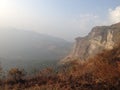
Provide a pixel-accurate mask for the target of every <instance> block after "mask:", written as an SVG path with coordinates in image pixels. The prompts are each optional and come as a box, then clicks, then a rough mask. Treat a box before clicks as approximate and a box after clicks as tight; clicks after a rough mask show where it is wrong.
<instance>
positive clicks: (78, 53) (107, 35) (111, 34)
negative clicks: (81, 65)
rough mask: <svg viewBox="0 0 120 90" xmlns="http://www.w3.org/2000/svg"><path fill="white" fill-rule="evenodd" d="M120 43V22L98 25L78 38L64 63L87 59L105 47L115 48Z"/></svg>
mask: <svg viewBox="0 0 120 90" xmlns="http://www.w3.org/2000/svg"><path fill="white" fill-rule="evenodd" d="M119 43H120V23H117V24H114V25H111V26H96V27H94V28H93V29H92V31H91V32H90V33H89V34H88V35H87V36H85V37H78V38H76V43H75V45H74V48H73V51H72V52H71V53H70V54H69V55H68V56H67V57H66V58H65V59H63V60H61V62H62V63H65V62H68V61H71V60H76V59H77V60H81V61H84V60H87V59H88V58H90V57H92V56H94V55H96V54H97V53H100V52H101V51H102V50H104V49H107V50H108V49H113V47H115V46H116V45H117V44H119Z"/></svg>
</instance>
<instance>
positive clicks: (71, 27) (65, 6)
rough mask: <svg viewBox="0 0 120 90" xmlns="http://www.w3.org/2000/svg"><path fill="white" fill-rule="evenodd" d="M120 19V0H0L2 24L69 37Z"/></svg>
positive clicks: (67, 38)
mask: <svg viewBox="0 0 120 90" xmlns="http://www.w3.org/2000/svg"><path fill="white" fill-rule="evenodd" d="M119 21H120V0H0V27H7V28H10V27H12V28H17V29H24V30H33V31H36V32H40V33H45V34H49V35H53V36H57V37H61V38H64V39H66V40H74V38H75V37H78V36H84V35H86V34H87V33H88V32H89V31H90V30H91V28H92V27H93V26H96V25H108V24H112V23H116V22H119Z"/></svg>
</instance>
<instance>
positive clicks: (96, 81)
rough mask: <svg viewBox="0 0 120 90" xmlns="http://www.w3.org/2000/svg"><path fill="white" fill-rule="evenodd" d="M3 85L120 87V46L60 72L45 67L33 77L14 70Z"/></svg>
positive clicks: (85, 89) (25, 88) (14, 88)
mask: <svg viewBox="0 0 120 90" xmlns="http://www.w3.org/2000/svg"><path fill="white" fill-rule="evenodd" d="M19 72H20V73H19ZM0 85H1V87H0V89H1V90H120V46H118V47H114V48H113V49H112V50H104V51H102V52H101V53H99V54H97V55H96V56H94V57H93V58H90V59H88V60H87V61H86V62H84V63H78V62H77V61H72V62H69V63H67V64H65V65H63V66H61V67H59V68H58V69H57V71H56V70H54V69H52V68H46V69H43V70H41V71H40V72H39V73H37V74H34V76H24V74H23V72H22V71H20V70H19V69H11V70H10V71H9V72H8V76H7V79H5V80H4V79H2V81H1V84H0Z"/></svg>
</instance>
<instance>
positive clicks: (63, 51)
mask: <svg viewBox="0 0 120 90" xmlns="http://www.w3.org/2000/svg"><path fill="white" fill-rule="evenodd" d="M71 46H72V44H71V43H70V42H67V41H65V40H63V39H60V38H56V37H52V36H49V35H44V34H40V33H36V32H33V31H24V30H17V29H0V61H1V63H2V66H3V68H11V67H22V68H28V69H29V67H32V68H40V65H45V66H47V64H48V65H49V64H52V65H54V64H55V63H56V62H58V60H60V59H61V58H63V57H64V56H65V55H67V54H68V52H69V51H70V47H71Z"/></svg>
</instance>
